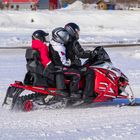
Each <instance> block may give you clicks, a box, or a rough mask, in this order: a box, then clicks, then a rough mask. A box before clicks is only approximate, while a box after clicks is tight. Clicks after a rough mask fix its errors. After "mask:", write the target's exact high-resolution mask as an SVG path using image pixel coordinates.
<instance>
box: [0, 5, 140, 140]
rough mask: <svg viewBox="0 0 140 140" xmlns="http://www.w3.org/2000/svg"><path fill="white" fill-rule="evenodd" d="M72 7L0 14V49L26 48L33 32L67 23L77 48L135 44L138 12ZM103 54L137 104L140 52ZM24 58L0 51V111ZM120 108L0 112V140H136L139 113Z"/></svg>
mask: <svg viewBox="0 0 140 140" xmlns="http://www.w3.org/2000/svg"><path fill="white" fill-rule="evenodd" d="M75 5H77V6H75ZM75 5H73V6H71V7H68V8H67V9H61V10H55V11H48V10H46V11H45V10H44V11H0V47H22V46H30V44H31V34H32V33H33V32H34V31H35V30H37V29H43V30H45V31H48V32H49V33H51V31H52V29H54V28H55V27H58V26H64V25H65V24H66V23H68V22H76V23H77V24H78V25H79V26H80V28H81V36H80V42H81V43H82V44H94V45H99V44H112V43H115V44H116V43H132V44H133V43H140V26H139V23H140V12H139V11H98V10H95V9H94V8H93V7H92V6H90V7H86V9H84V10H83V7H82V5H81V3H79V2H78V3H76V4H75ZM77 7H78V8H77ZM32 21H34V22H32ZM85 49H93V48H92V47H90V48H85ZM106 50H107V52H108V53H109V55H110V57H111V59H112V62H113V64H114V66H116V67H118V68H119V69H121V70H122V71H123V72H124V73H125V74H126V75H127V76H128V78H129V80H130V84H131V85H132V89H133V91H134V94H135V96H136V98H137V101H139V102H140V92H139V91H140V87H139V85H140V63H139V62H140V47H131V48H107V49H106ZM24 56H25V50H24V49H0V105H1V104H2V102H3V100H4V97H5V93H6V89H7V87H8V86H9V84H10V83H13V82H14V81H15V80H21V81H22V80H23V78H24V75H25V73H26V62H25V57H24ZM120 102H121V103H122V102H127V101H126V100H125V101H123V100H116V101H114V102H109V103H102V104H94V105H90V106H87V107H82V108H65V109H64V108H62V109H47V110H37V111H33V112H29V113H25V112H11V111H9V110H6V109H4V108H2V107H0V140H19V139H20V140H40V139H41V140H130V139H134V140H139V139H140V132H139V129H140V119H139V118H140V107H122V108H120V107H118V106H117V105H118V103H120Z"/></svg>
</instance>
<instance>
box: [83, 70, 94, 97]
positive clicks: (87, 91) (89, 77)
mask: <svg viewBox="0 0 140 140" xmlns="http://www.w3.org/2000/svg"><path fill="white" fill-rule="evenodd" d="M84 76H85V88H84V95H85V97H93V93H94V91H93V90H94V72H93V71H92V70H90V69H88V70H87V71H86V72H85V73H84Z"/></svg>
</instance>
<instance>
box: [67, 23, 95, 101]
mask: <svg viewBox="0 0 140 140" xmlns="http://www.w3.org/2000/svg"><path fill="white" fill-rule="evenodd" d="M64 28H65V29H66V30H67V31H68V33H69V35H70V39H69V43H67V45H66V50H67V51H66V52H67V58H68V59H70V60H71V65H72V66H73V67H76V68H77V69H79V71H80V72H81V74H82V75H83V76H84V77H85V81H86V83H85V88H84V92H83V95H84V97H83V98H84V100H85V102H91V101H92V99H93V98H94V97H96V95H95V94H94V91H93V90H94V80H93V79H94V72H93V71H92V70H90V69H86V67H84V66H83V65H82V62H81V58H90V57H92V53H93V52H92V51H90V50H86V51H85V50H84V49H83V48H82V47H81V45H80V43H79V42H78V39H79V33H80V28H79V26H78V25H77V24H75V23H68V24H66V25H65V27H64ZM83 69H85V71H84V70H83Z"/></svg>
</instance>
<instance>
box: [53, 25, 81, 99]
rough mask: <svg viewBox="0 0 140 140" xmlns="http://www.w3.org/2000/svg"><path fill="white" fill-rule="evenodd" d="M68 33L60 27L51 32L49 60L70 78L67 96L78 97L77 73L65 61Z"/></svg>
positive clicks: (68, 62) (67, 61) (66, 60)
mask: <svg viewBox="0 0 140 140" xmlns="http://www.w3.org/2000/svg"><path fill="white" fill-rule="evenodd" d="M69 37H70V36H69V33H68V32H67V31H66V30H65V29H64V28H62V27H58V28H55V29H54V30H53V31H52V40H51V42H50V44H51V45H50V51H51V52H52V54H53V55H51V59H52V61H53V63H54V64H55V66H57V68H58V69H61V70H62V71H63V72H64V73H65V76H66V77H69V78H70V87H69V94H70V96H71V97H72V96H74V97H78V94H77V92H78V86H79V81H80V74H79V71H78V70H76V69H74V68H71V67H70V66H71V62H70V60H69V59H66V48H65V45H66V44H67V43H68V41H69Z"/></svg>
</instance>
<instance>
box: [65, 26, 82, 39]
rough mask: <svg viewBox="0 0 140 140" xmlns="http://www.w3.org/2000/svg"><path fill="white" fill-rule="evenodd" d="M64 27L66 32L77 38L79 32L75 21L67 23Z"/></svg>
mask: <svg viewBox="0 0 140 140" xmlns="http://www.w3.org/2000/svg"><path fill="white" fill-rule="evenodd" d="M65 29H66V30H67V31H68V33H69V34H70V35H71V36H72V37H73V38H75V39H77V40H78V39H79V32H80V28H79V26H78V25H77V24H75V23H68V24H66V25H65Z"/></svg>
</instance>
